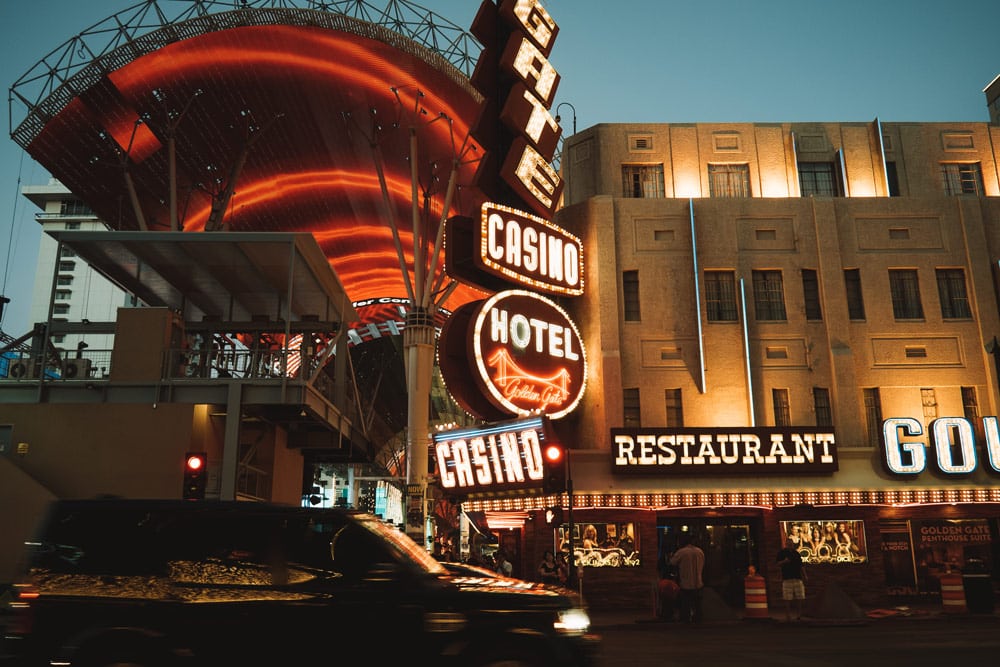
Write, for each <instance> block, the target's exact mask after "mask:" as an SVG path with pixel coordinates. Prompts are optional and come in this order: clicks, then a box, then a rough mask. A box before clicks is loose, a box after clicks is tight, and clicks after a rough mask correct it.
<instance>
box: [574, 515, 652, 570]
mask: <svg viewBox="0 0 1000 667" xmlns="http://www.w3.org/2000/svg"><path fill="white" fill-rule="evenodd" d="M556 534H557V540H558V541H557V544H556V550H557V551H562V552H564V553H569V540H568V539H567V535H568V534H569V526H568V525H566V524H563V525H562V526H560V527H559V529H558V531H556ZM573 536H574V540H573V541H574V543H575V550H574V553H575V555H576V564H577V565H579V566H581V567H638V566H639V565H641V564H642V560H641V559H640V557H639V545H638V541H637V538H636V530H635V524H634V523H594V522H586V523H583V524H578V523H574V524H573Z"/></svg>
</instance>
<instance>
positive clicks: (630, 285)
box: [622, 271, 641, 322]
mask: <svg viewBox="0 0 1000 667" xmlns="http://www.w3.org/2000/svg"><path fill="white" fill-rule="evenodd" d="M622 306H623V307H624V308H625V321H626V322H638V321H639V320H640V319H641V318H640V317H639V272H638V271H622Z"/></svg>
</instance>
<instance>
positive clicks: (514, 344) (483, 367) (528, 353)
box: [438, 290, 587, 419]
mask: <svg viewBox="0 0 1000 667" xmlns="http://www.w3.org/2000/svg"><path fill="white" fill-rule="evenodd" d="M469 353H471V354H469ZM438 363H439V366H440V368H441V373H442V375H443V376H444V378H445V381H446V382H447V383H448V384H449V386H452V384H453V383H454V384H456V385H459V386H461V382H462V379H463V377H465V376H468V375H471V376H472V378H473V380H474V381H475V383H476V389H477V390H478V391H477V392H464V391H463V392H457V391H456V392H453V393H454V395H455V398H456V400H458V401H459V403H461V404H462V407H464V408H465V409H466V410H468V411H469V412H472V413H473V414H476V415H478V416H480V417H482V418H483V419H495V418H499V417H503V416H508V417H509V416H511V415H519V416H529V415H533V414H544V415H547V416H548V417H550V418H551V419H559V418H561V417H564V416H565V415H566V414H568V413H569V412H570V411H572V410H573V409H574V408H575V407H576V405H577V403H579V401H580V399H581V397H582V396H583V391H584V387H585V385H586V377H587V361H586V355H585V352H584V348H583V341H582V340H581V338H580V333H579V331H578V330H577V328H576V325H575V324H574V323H573V321H572V320H571V319H570V318H569V316H568V315H567V314H566V312H565V311H564V310H563V309H562V308H560V307H559V306H557V305H556V304H555V303H553V302H552V301H550V300H549V299H546V298H545V297H543V296H540V295H537V294H534V293H532V292H526V291H524V290H508V291H505V292H498V293H497V294H495V295H493V296H492V297H490V298H489V299H486V300H484V301H477V302H473V303H470V304H466V305H464V306H462V307H460V308H459V309H458V310H457V311H456V312H455V313H454V314H453V315H452V317H451V318H450V319H449V321H448V323H447V324H446V326H445V327H444V328H443V329H442V331H441V342H440V346H439V353H438ZM470 371H471V373H470ZM477 397H482V398H483V399H484V400H483V401H477V400H476V398H477Z"/></svg>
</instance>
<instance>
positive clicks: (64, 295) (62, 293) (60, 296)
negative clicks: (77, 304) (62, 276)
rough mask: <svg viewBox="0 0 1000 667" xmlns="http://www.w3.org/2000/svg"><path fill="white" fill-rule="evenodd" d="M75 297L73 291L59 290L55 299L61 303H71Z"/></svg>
mask: <svg viewBox="0 0 1000 667" xmlns="http://www.w3.org/2000/svg"><path fill="white" fill-rule="evenodd" d="M72 296H73V291H72V290H68V289H57V290H56V293H55V298H56V299H57V300H59V301H69V299H70V298H71V297H72Z"/></svg>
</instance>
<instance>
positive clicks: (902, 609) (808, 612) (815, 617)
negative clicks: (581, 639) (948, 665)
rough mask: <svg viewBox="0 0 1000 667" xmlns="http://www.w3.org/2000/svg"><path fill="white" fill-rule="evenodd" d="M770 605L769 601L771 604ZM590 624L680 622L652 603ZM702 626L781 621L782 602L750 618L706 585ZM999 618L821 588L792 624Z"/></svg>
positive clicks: (598, 616)
mask: <svg viewBox="0 0 1000 667" xmlns="http://www.w3.org/2000/svg"><path fill="white" fill-rule="evenodd" d="M772 604H773V603H772ZM589 613H590V619H591V627H592V628H593V629H594V631H595V632H601V630H608V629H612V628H620V627H634V626H635V625H636V624H644V625H650V626H670V625H680V624H679V622H678V621H676V620H675V621H665V620H663V619H659V618H656V617H655V616H654V613H653V609H652V606H651V605H650V606H649V607H647V608H631V609H591V610H590V611H589ZM702 614H703V621H702V625H706V626H718V625H728V624H733V623H747V624H754V623H756V624H771V623H777V624H785V623H788V621H786V620H785V607H784V601H782V600H777V606H769V607H768V610H767V615H766V616H764V617H762V618H761V617H758V618H750V617H746V616H745V615H744V610H742V609H734V608H732V607H730V606H729V605H728V604H726V602H725V601H723V600H722V599H721V598H720V597H719V596H718V595H717V594H716V593H715V592H714V591H712V590H711V589H708V588H706V589H705V592H704V594H703V598H702ZM926 620H940V621H962V620H972V621H982V620H989V621H1000V608H994V611H993V612H992V613H970V612H968V611H955V612H952V611H949V612H945V611H944V607H943V606H942V605H941V604H940V603H935V602H921V603H916V604H906V605H899V606H895V607H889V608H881V609H862V608H861V607H859V606H858V605H857V604H855V603H854V601H853V600H851V599H850V598H849V597H847V595H846V594H844V593H843V592H842V591H840V590H839V589H837V588H833V587H831V588H830V589H827V590H824V591H823V593H822V594H820V596H819V597H817V598H815V599H811V600H808V601H807V604H806V609H805V613H804V614H803V617H802V619H800V620H798V621H792V623H793V624H795V623H798V624H807V625H817V626H819V625H868V624H871V623H881V622H892V621H906V622H908V621H926Z"/></svg>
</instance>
